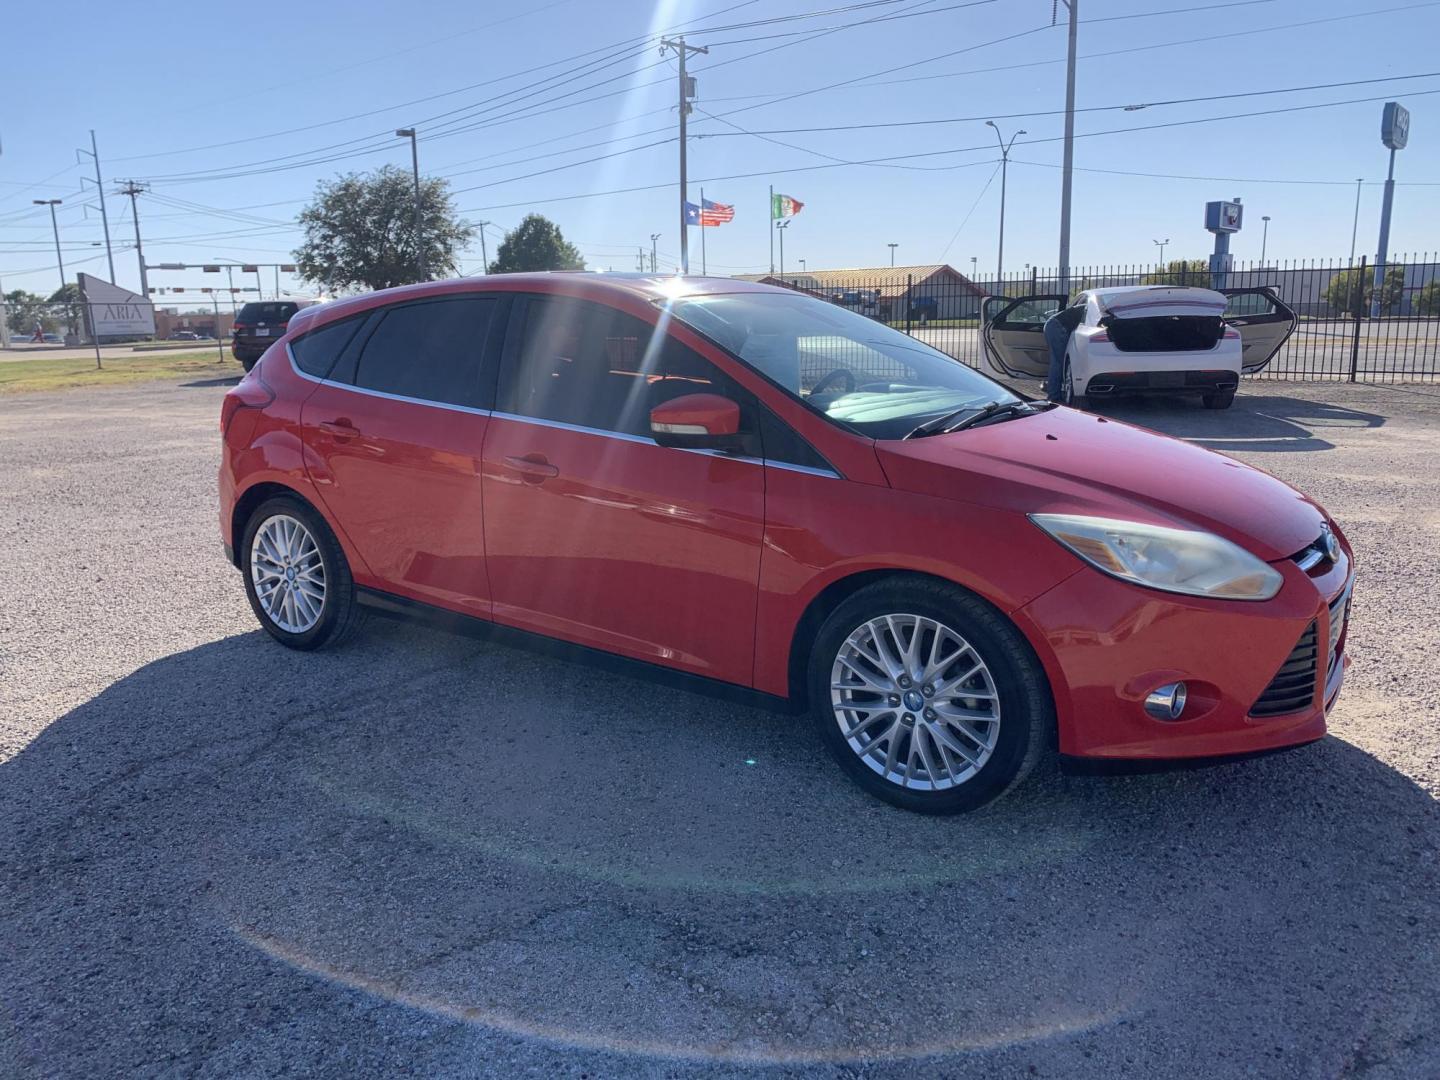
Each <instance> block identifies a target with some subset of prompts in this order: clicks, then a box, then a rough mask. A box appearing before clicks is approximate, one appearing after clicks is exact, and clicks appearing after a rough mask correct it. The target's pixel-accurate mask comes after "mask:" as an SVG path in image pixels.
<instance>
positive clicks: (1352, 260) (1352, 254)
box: [1350, 176, 1365, 266]
mask: <svg viewBox="0 0 1440 1080" xmlns="http://www.w3.org/2000/svg"><path fill="white" fill-rule="evenodd" d="M1364 183H1365V178H1364V177H1363V176H1357V177H1356V178H1355V222H1354V224H1353V225H1351V226H1350V265H1351V266H1354V265H1355V235H1356V234H1357V233H1358V232H1359V231H1360V188H1361V186H1362V185H1363V184H1364Z"/></svg>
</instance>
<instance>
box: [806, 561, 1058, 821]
mask: <svg viewBox="0 0 1440 1080" xmlns="http://www.w3.org/2000/svg"><path fill="white" fill-rule="evenodd" d="M809 690H810V703H811V714H812V716H813V719H814V721H815V724H816V726H817V728H818V730H819V732H820V737H821V739H822V740H823V741H824V743H825V744H826V746H827V747H828V748H829V750H830V752H831V753H832V754H833V755H834V756H835V758H836V760H837V761H838V762H839V763H840V766H841V768H842V769H844V770H845V772H846V773H848V774H849V776H850V777H851V778H852V779H853V780H854V781H855V782H856V783H858V784H859V785H860V786H861V787H862V788H864V789H865V790H866V791H868V792H870V793H871V794H872V795H875V796H877V797H879V798H881V799H884V800H885V801H886V802H889V803H893V804H894V805H896V806H899V807H903V808H904V809H907V810H916V811H919V812H921V813H930V814H956V813H962V812H964V811H966V810H973V809H975V808H976V807H978V806H982V805H984V804H985V803H987V802H989V801H991V800H992V799H995V798H998V797H999V796H1000V795H1003V794H1004V793H1005V792H1006V791H1008V790H1010V788H1012V787H1014V786H1015V785H1016V784H1018V783H1019V782H1020V781H1021V780H1022V779H1024V777H1025V775H1026V773H1028V772H1029V771H1030V769H1031V767H1032V766H1033V765H1034V764H1035V761H1036V760H1037V758H1038V757H1039V755H1040V751H1041V748H1042V746H1043V744H1044V741H1045V735H1046V733H1047V732H1048V731H1050V730H1051V729H1052V728H1053V725H1054V720H1053V715H1054V714H1053V705H1052V703H1051V697H1050V690H1049V685H1048V683H1047V682H1046V680H1045V676H1044V674H1043V672H1042V671H1041V670H1040V666H1039V663H1038V661H1037V660H1036V659H1035V656H1034V653H1033V652H1032V651H1031V649H1030V647H1029V645H1028V644H1027V643H1026V642H1025V640H1024V639H1023V638H1022V637H1021V635H1020V633H1019V632H1018V631H1017V630H1016V629H1015V627H1014V626H1013V625H1011V623H1010V622H1009V621H1008V620H1006V619H1005V618H1004V617H1003V616H1002V615H1001V614H1000V613H999V612H997V611H996V610H995V609H994V608H992V607H990V606H989V605H988V604H986V603H985V602H984V601H982V600H980V599H978V598H977V597H975V596H973V595H971V594H970V593H967V592H965V591H964V590H963V589H960V588H958V587H956V586H953V585H948V584H945V583H943V582H936V581H930V580H925V579H918V578H898V579H891V580H888V581H880V582H877V583H876V584H874V585H870V586H867V587H865V588H863V589H861V590H859V591H858V592H856V593H855V594H854V595H853V596H851V597H850V598H849V599H847V600H846V601H845V602H844V603H842V604H841V605H839V607H837V608H836V609H835V611H834V612H832V613H831V615H830V617H829V618H828V619H826V621H825V623H824V625H823V626H822V627H821V629H820V633H819V634H818V635H817V638H816V642H815V647H814V649H813V651H812V653H811V661H810V681H809Z"/></svg>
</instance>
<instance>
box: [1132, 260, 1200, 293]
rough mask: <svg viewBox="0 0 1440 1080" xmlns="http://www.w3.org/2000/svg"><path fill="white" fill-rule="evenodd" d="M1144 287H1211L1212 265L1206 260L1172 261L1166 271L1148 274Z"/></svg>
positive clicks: (1142, 282)
mask: <svg viewBox="0 0 1440 1080" xmlns="http://www.w3.org/2000/svg"><path fill="white" fill-rule="evenodd" d="M1140 284H1142V285H1199V286H1201V287H1202V288H1209V287H1210V263H1209V261H1208V260H1206V259H1171V260H1170V261H1169V262H1167V263H1166V264H1165V266H1164V269H1160V270H1156V271H1154V272H1153V273H1149V274H1146V275H1145V276H1144V277H1143V278H1141V279H1140Z"/></svg>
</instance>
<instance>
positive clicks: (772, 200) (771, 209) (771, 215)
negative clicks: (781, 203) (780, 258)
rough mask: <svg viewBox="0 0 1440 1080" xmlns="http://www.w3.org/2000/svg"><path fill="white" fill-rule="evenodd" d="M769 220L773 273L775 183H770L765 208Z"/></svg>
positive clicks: (773, 269)
mask: <svg viewBox="0 0 1440 1080" xmlns="http://www.w3.org/2000/svg"><path fill="white" fill-rule="evenodd" d="M765 216H766V217H767V218H768V219H769V221H770V273H772V274H773V273H775V185H774V184H771V185H770V205H769V206H768V207H767V208H766V210H765Z"/></svg>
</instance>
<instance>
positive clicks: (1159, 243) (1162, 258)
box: [1150, 218, 1270, 270]
mask: <svg viewBox="0 0 1440 1080" xmlns="http://www.w3.org/2000/svg"><path fill="white" fill-rule="evenodd" d="M1265 220H1266V221H1269V220H1270V219H1269V218H1266V219H1265ZM1150 242H1151V243H1152V244H1154V245H1155V246H1156V247H1158V248H1159V249H1160V269H1161V270H1164V269H1165V245H1166V244H1168V243H1170V238H1169V237H1168V236H1167V237H1166V238H1165V239H1164V240H1151V241H1150Z"/></svg>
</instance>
